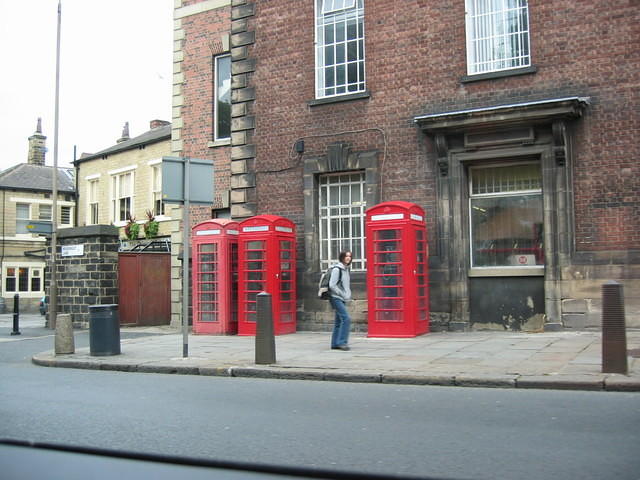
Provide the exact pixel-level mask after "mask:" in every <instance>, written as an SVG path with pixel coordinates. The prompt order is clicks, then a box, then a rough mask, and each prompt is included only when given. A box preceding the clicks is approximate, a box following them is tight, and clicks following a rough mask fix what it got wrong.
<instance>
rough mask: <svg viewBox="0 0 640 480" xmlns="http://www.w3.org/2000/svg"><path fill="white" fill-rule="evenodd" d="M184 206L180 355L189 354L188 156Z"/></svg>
mask: <svg viewBox="0 0 640 480" xmlns="http://www.w3.org/2000/svg"><path fill="white" fill-rule="evenodd" d="M183 165H184V167H183V173H184V203H183V205H184V208H183V211H182V226H183V231H182V257H183V258H182V357H183V358H187V357H188V356H189V241H190V240H189V233H190V232H189V230H190V229H191V225H190V221H189V220H190V219H189V207H190V204H189V183H190V182H189V157H187V158H185V159H184V163H183Z"/></svg>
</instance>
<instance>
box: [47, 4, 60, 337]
mask: <svg viewBox="0 0 640 480" xmlns="http://www.w3.org/2000/svg"><path fill="white" fill-rule="evenodd" d="M61 18H62V0H58V36H57V43H56V97H55V120H54V134H53V174H52V177H53V185H52V194H51V197H52V203H53V204H52V206H51V210H52V212H51V215H52V216H51V283H50V284H49V327H51V328H56V319H57V318H56V314H57V311H58V278H57V272H56V270H57V268H56V250H57V249H58V124H59V118H60V108H59V107H60V30H61V28H60V26H61Z"/></svg>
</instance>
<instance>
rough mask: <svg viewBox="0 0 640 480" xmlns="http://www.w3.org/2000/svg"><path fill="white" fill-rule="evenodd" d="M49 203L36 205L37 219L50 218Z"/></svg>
mask: <svg viewBox="0 0 640 480" xmlns="http://www.w3.org/2000/svg"><path fill="white" fill-rule="evenodd" d="M51 211H52V209H51V205H42V204H40V205H39V207H38V220H51Z"/></svg>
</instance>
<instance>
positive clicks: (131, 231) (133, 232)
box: [124, 213, 140, 240]
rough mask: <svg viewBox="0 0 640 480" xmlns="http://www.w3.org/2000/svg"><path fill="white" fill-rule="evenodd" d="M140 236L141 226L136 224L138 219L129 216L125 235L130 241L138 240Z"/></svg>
mask: <svg viewBox="0 0 640 480" xmlns="http://www.w3.org/2000/svg"><path fill="white" fill-rule="evenodd" d="M139 234H140V225H138V223H137V222H136V217H134V216H133V215H131V214H130V213H129V215H127V224H126V225H125V226H124V235H125V236H126V237H127V238H128V239H129V240H136V239H137V238H138V235H139Z"/></svg>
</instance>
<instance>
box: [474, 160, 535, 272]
mask: <svg viewBox="0 0 640 480" xmlns="http://www.w3.org/2000/svg"><path fill="white" fill-rule="evenodd" d="M469 212H470V213H469V220H470V224H471V266H472V267H532V266H533V267H535V266H541V265H544V243H543V242H544V235H543V234H544V228H543V225H544V224H543V207H542V173H541V170H540V164H539V163H521V164H512V165H500V166H495V165H494V166H482V167H471V168H470V170H469Z"/></svg>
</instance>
